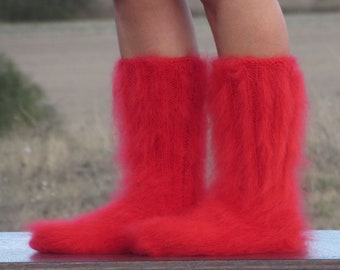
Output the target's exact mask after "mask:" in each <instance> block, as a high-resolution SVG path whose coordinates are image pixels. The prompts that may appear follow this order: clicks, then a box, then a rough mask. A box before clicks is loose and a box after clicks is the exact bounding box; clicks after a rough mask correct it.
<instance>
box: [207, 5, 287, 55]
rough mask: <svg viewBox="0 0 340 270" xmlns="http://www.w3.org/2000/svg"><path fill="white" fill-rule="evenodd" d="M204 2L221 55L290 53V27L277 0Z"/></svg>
mask: <svg viewBox="0 0 340 270" xmlns="http://www.w3.org/2000/svg"><path fill="white" fill-rule="evenodd" d="M201 2H202V3H203V5H204V9H205V11H206V14H207V18H208V20H209V24H210V27H211V29H212V32H213V35H214V39H215V43H216V47H217V52H218V55H219V56H220V57H225V56H236V57H237V56H239V57H241V56H254V57H272V56H282V55H287V54H289V39H288V33H287V28H286V24H285V20H284V17H283V14H282V11H281V8H280V6H279V4H278V2H277V1H276V0H233V1H225V0H202V1H201Z"/></svg>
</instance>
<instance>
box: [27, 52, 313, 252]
mask: <svg viewBox="0 0 340 270" xmlns="http://www.w3.org/2000/svg"><path fill="white" fill-rule="evenodd" d="M208 73H209V76H208ZM114 82H115V83H114V88H113V94H114V102H115V105H114V114H115V116H116V119H117V120H118V121H117V124H118V131H119V132H120V134H119V135H120V143H119V145H120V151H119V153H120V156H119V157H120V161H121V166H122V174H123V179H122V183H121V186H122V187H123V188H124V189H123V190H122V191H121V192H120V194H119V196H118V197H116V200H115V201H113V202H110V203H109V204H107V205H106V206H104V207H102V208H100V209H97V210H95V211H93V212H91V213H89V214H85V215H82V216H80V217H78V218H76V219H74V220H66V221H65V220H60V221H52V222H37V223H34V224H33V225H31V230H32V232H33V234H32V239H31V241H30V245H31V247H32V248H34V249H36V250H38V251H40V252H49V253H97V254H98V253H109V254H121V253H129V252H133V253H136V254H145V255H150V256H191V255H210V256H219V255H235V254H250V253H267V252H270V253H277V252H303V251H305V249H306V244H305V243H306V236H305V230H306V228H307V226H306V222H305V217H304V216H303V214H302V211H301V205H300V203H301V198H300V190H299V187H298V186H299V183H297V179H298V178H299V168H300V167H301V164H302V161H303V153H302V147H303V142H304V127H305V117H306V96H305V89H304V82H303V77H302V74H301V71H300V70H299V67H298V64H297V62H296V60H295V59H294V58H293V57H289V56H284V57H276V58H266V59H259V58H251V57H245V58H225V59H217V60H215V61H214V62H213V63H212V65H211V70H208V68H207V65H206V63H205V61H203V60H201V59H200V58H198V57H194V56H193V57H183V58H160V57H141V58H136V59H123V60H120V61H119V62H118V64H117V67H116V70H115V74H114ZM206 105H207V106H206ZM207 113H208V115H209V117H210V121H209V122H211V124H212V136H211V142H212V152H213V156H214V168H213V174H214V175H213V177H214V179H213V182H212V184H211V185H210V187H209V188H206V185H205V181H204V178H205V169H204V168H205V156H206V129H207V120H206V114H207Z"/></svg>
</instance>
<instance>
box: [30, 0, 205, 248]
mask: <svg viewBox="0 0 340 270" xmlns="http://www.w3.org/2000/svg"><path fill="white" fill-rule="evenodd" d="M165 5H166V6H165ZM184 7H185V6H184V5H183V2H182V1H165V0H159V1H153V0H148V1H147V0H140V1H129V0H123V1H119V0H117V1H115V8H116V9H115V14H116V20H117V27H118V29H117V31H118V33H119V43H120V46H121V52H122V57H123V59H121V60H119V61H118V63H117V65H116V69H115V71H114V75H113V76H114V87H113V96H114V114H115V116H116V119H117V128H118V132H119V135H120V136H119V137H120V142H119V145H120V149H119V160H120V162H121V167H122V181H121V183H120V190H121V192H120V193H119V194H116V199H115V200H114V201H112V202H110V203H108V204H107V205H105V206H103V207H101V208H99V209H96V210H94V211H92V212H91V213H88V214H84V215H81V216H79V217H76V218H75V219H72V220H59V221H50V222H38V223H35V224H32V225H31V230H32V232H33V236H32V239H31V241H30V245H31V247H33V248H34V249H36V250H38V251H40V252H45V253H47V252H48V253H110V254H117V253H123V252H126V251H128V243H127V242H126V238H125V234H124V229H125V227H126V226H127V225H128V224H130V223H135V222H137V221H139V220H142V219H144V218H150V217H153V216H162V215H174V214H179V213H182V212H183V211H186V210H188V209H189V208H190V207H192V206H193V205H194V204H196V202H197V200H198V199H199V198H200V197H201V195H202V192H203V161H204V149H205V146H204V138H205V136H204V126H205V121H204V115H203V89H204V87H205V65H204V63H203V62H202V61H201V60H200V59H199V58H198V57H197V56H195V55H196V47H195V46H196V45H195V42H194V39H193V33H192V29H191V26H190V20H189V19H188V18H186V16H187V15H186V11H185V10H186V9H184ZM183 9H184V10H183ZM175 14H176V16H175ZM151 15H152V16H153V17H150V16H151ZM148 20H150V21H148ZM174 20H177V23H175V24H174V25H175V26H174V27H172V26H171V25H172V24H171V23H172V22H173V21H174ZM164 22H167V23H164ZM169 24H170V25H169ZM179 25H182V27H179ZM148 31H150V33H152V34H151V35H149V32H148ZM166 31H168V35H169V36H172V37H173V39H174V40H175V41H176V42H174V43H173V44H170V45H171V46H170V47H171V48H169V43H168V39H167V37H166V36H165V35H164V33H165V32H166ZM182 32H184V33H182ZM140 33H144V34H142V35H140ZM145 36H146V37H145ZM182 36H187V39H186V40H184V41H182ZM189 37H190V38H189ZM117 195H118V196H117Z"/></svg>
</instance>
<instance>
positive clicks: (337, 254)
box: [0, 231, 340, 270]
mask: <svg viewBox="0 0 340 270" xmlns="http://www.w3.org/2000/svg"><path fill="white" fill-rule="evenodd" d="M29 238H30V234H29V233H22V232H9V233H5V232H4V233H0V269H113V270H121V269H150V270H151V269H152V270H156V269H157V270H158V269H161V270H163V269H164V270H165V269H174V270H182V269H183V270H184V269H198V270H203V269H204V270H207V269H218V270H219V269H273V270H276V269H277V270H278V269H340V231H314V232H313V240H311V241H310V243H309V251H308V254H305V255H292V254H289V255H287V254H281V255H271V254H260V255H252V256H241V257H240V256H239V257H228V258H211V257H191V258H148V257H141V256H127V255H126V256H113V255H81V256H80V255H53V254H39V253H36V252H35V251H34V250H32V249H31V248H30V247H29V246H28V240H29Z"/></svg>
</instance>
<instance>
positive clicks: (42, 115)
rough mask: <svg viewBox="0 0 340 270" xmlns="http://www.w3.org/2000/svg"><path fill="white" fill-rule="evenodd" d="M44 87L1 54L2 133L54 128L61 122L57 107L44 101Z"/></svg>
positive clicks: (0, 125)
mask: <svg viewBox="0 0 340 270" xmlns="http://www.w3.org/2000/svg"><path fill="white" fill-rule="evenodd" d="M44 101H45V95H44V92H43V91H42V89H41V88H40V87H39V86H38V85H36V84H34V83H32V82H31V81H30V80H29V78H28V77H27V76H25V75H24V74H23V73H22V72H20V71H19V70H18V68H17V67H16V65H15V64H14V63H13V62H12V61H11V60H9V59H8V58H7V57H6V56H4V55H3V54H0V136H3V135H4V134H8V133H9V132H10V131H11V130H13V129H14V128H21V127H29V128H36V129H38V128H44V129H46V128H48V129H49V128H50V127H52V126H55V125H57V124H59V123H60V121H59V117H58V115H57V112H56V110H55V109H54V108H53V107H52V106H50V105H47V104H45V103H44Z"/></svg>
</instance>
